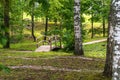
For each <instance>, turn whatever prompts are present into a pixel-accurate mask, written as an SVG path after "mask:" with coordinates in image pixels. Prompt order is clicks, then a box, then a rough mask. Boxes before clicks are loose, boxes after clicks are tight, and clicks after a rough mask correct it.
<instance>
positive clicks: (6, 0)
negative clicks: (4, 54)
mask: <svg viewBox="0 0 120 80" xmlns="http://www.w3.org/2000/svg"><path fill="white" fill-rule="evenodd" d="M3 4H4V5H3V6H4V27H5V35H4V36H5V37H6V44H5V45H4V46H3V47H4V48H10V32H9V31H10V27H9V7H10V6H9V0H4V1H3Z"/></svg>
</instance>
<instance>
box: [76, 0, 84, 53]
mask: <svg viewBox="0 0 120 80" xmlns="http://www.w3.org/2000/svg"><path fill="white" fill-rule="evenodd" d="M80 24H81V23H80V0H74V33H75V50H74V54H75V55H84V52H83V48H82V36H81V27H80Z"/></svg>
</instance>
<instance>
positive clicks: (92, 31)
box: [91, 12, 94, 38]
mask: <svg viewBox="0 0 120 80" xmlns="http://www.w3.org/2000/svg"><path fill="white" fill-rule="evenodd" d="M91 15H92V18H91V38H93V37H94V27H93V25H94V21H93V12H92V14H91Z"/></svg>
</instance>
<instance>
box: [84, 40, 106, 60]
mask: <svg viewBox="0 0 120 80" xmlns="http://www.w3.org/2000/svg"><path fill="white" fill-rule="evenodd" d="M83 49H84V52H85V56H87V57H97V58H105V56H106V42H101V43H95V44H90V45H85V46H83Z"/></svg>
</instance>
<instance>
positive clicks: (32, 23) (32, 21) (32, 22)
mask: <svg viewBox="0 0 120 80" xmlns="http://www.w3.org/2000/svg"><path fill="white" fill-rule="evenodd" d="M31 12H32V14H31V26H32V37H33V39H34V42H35V41H36V37H35V35H34V26H35V23H34V5H33V7H32V11H31Z"/></svg>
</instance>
